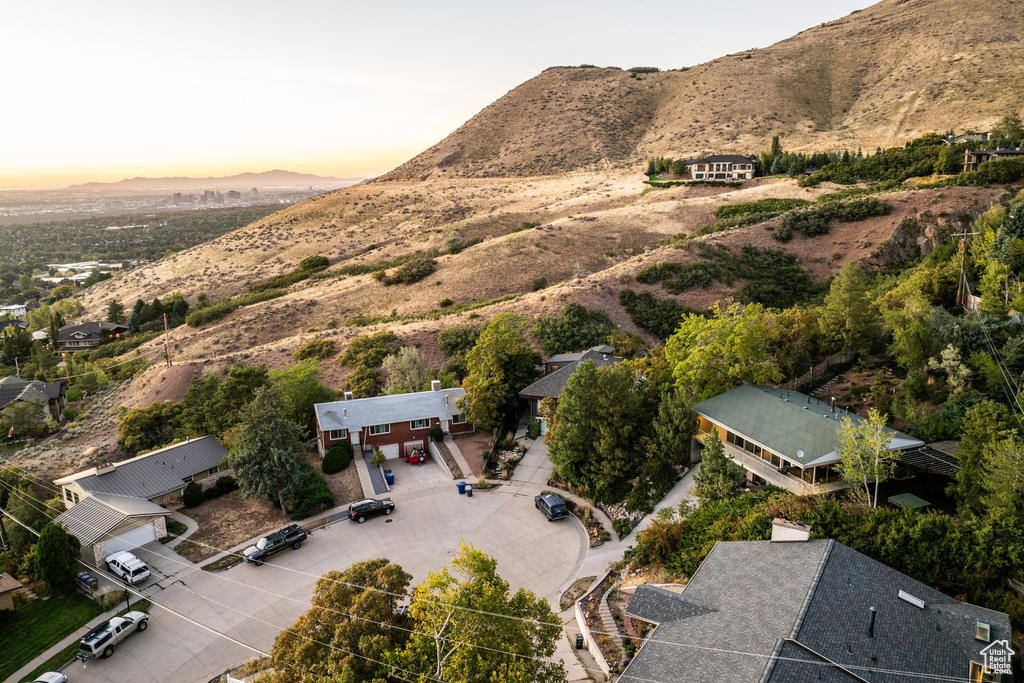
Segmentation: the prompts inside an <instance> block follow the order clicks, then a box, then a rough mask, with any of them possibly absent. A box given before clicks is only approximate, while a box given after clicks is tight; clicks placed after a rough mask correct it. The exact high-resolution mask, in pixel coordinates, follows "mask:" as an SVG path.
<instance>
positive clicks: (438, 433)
mask: <svg viewBox="0 0 1024 683" xmlns="http://www.w3.org/2000/svg"><path fill="white" fill-rule="evenodd" d="M430 440H431V441H433V442H434V443H438V442H440V441H444V430H443V429H441V428H440V427H437V426H434V427H431V428H430Z"/></svg>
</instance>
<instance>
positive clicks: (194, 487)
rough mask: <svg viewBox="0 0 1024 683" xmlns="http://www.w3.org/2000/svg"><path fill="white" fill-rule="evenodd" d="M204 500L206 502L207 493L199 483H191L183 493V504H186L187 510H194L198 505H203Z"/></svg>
mask: <svg viewBox="0 0 1024 683" xmlns="http://www.w3.org/2000/svg"><path fill="white" fill-rule="evenodd" d="M204 500H206V492H205V491H203V487H202V486H201V485H200V484H199V482H198V481H193V482H190V483H189V485H188V486H186V487H185V490H184V491H182V493H181V502H182V503H184V504H185V507H187V508H194V507H195V506H197V505H202V504H203V501H204Z"/></svg>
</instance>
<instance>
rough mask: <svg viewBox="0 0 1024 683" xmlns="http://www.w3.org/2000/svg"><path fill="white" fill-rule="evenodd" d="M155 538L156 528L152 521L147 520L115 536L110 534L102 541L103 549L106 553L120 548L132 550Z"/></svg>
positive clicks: (108, 553)
mask: <svg viewBox="0 0 1024 683" xmlns="http://www.w3.org/2000/svg"><path fill="white" fill-rule="evenodd" d="M155 540H156V530H155V529H154V528H153V523H152V522H147V523H146V524H144V525H142V526H139V527H135V528H134V529H129V530H128V531H123V532H121V533H119V534H118V535H117V536H112V537H110V538H108V539H107V540H105V541H103V551H104V553H106V554H107V555H110V554H111V553H116V552H119V551H121V550H128V551H132V550H135V548H137V547H139V546H140V545H145V544H147V543H152V542H153V541H155Z"/></svg>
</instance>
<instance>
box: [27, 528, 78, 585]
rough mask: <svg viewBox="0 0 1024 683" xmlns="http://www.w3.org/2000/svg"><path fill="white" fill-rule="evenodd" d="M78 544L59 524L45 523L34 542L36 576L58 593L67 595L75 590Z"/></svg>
mask: <svg viewBox="0 0 1024 683" xmlns="http://www.w3.org/2000/svg"><path fill="white" fill-rule="evenodd" d="M79 548H80V544H79V542H78V539H77V538H75V537H74V536H72V535H71V534H69V533H68V532H67V530H66V529H64V527H63V526H61V525H60V524H47V525H46V526H45V527H43V530H42V532H41V533H40V534H39V540H38V541H37V542H36V556H35V570H36V578H37V579H39V580H40V581H42V582H43V583H45V584H46V585H47V586H49V587H50V590H52V591H53V592H54V593H57V594H58V595H69V594H70V593H72V592H73V591H74V590H75V581H74V579H75V574H76V573H77V572H78V563H77V562H76V561H75V558H76V557H78V553H79Z"/></svg>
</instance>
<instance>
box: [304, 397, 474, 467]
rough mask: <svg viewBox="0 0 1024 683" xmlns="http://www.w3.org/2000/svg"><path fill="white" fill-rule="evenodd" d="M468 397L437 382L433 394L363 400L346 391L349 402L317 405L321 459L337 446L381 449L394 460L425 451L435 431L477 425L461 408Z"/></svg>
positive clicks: (465, 430) (463, 430)
mask: <svg viewBox="0 0 1024 683" xmlns="http://www.w3.org/2000/svg"><path fill="white" fill-rule="evenodd" d="M465 395H466V390H465V389H463V388H461V387H458V388H455V389H442V388H441V382H440V381H438V380H434V381H433V382H431V388H430V391H417V392H413V393H410V394H394V395H391V396H373V397H371V398H357V399H353V398H352V394H351V392H346V394H345V400H343V401H332V402H330V403H317V404H316V405H315V406H313V410H314V411H315V413H316V436H317V447H318V448H319V450H320V457H323V456H324V454H325V453H326V452H327V449H329V448H330V447H331V445H332V444H334V443H337V442H339V441H348V442H350V443H351V444H352V446H353V448H355V447H357V446H360V445H361V446H363V447H364V448H376V449H377V450H379V451H381V452H382V453H384V455H385V456H386V457H388V458H398V457H400V456H404V455H405V454H406V453H407V452H408V451H410V450H412V449H413V448H425V447H426V445H427V438H428V437H429V436H430V428H431V427H440V428H441V431H442V432H444V433H445V434H448V433H453V434H460V433H469V432H472V431H473V425H472V423H470V422H468V421H467V420H466V417H465V416H464V415H463V413H462V409H460V408H459V407H458V405H457V403H458V402H459V399H461V398H462V397H463V396H465Z"/></svg>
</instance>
